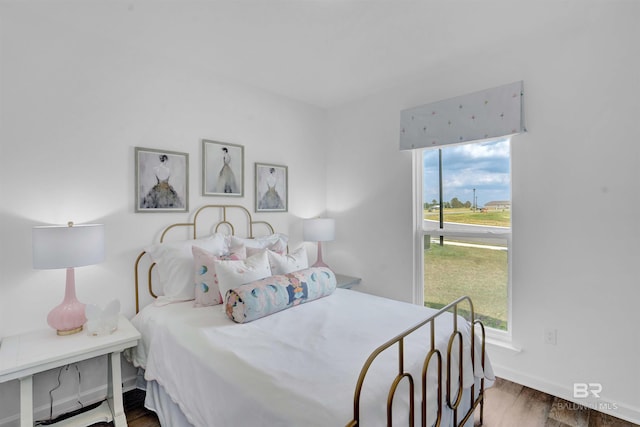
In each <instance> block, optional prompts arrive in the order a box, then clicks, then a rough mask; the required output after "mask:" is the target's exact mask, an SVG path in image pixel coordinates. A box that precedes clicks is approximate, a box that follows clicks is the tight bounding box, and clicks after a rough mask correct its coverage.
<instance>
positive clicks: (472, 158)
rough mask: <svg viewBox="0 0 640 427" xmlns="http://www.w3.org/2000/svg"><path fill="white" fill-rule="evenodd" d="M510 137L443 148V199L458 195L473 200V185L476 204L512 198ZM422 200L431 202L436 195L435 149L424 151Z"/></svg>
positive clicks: (436, 152) (481, 204) (465, 199)
mask: <svg viewBox="0 0 640 427" xmlns="http://www.w3.org/2000/svg"><path fill="white" fill-rule="evenodd" d="M509 157H510V154H509V139H501V140H497V141H489V142H483V143H478V142H476V143H469V144H462V145H455V146H448V147H444V148H442V170H443V172H442V181H443V193H444V194H443V199H444V201H445V202H450V201H451V199H453V198H454V197H457V198H458V200H460V201H461V202H462V203H465V202H467V201H469V202H471V203H472V204H473V195H474V193H473V189H474V188H475V189H476V192H475V195H476V198H477V204H478V207H482V206H484V205H485V203H488V202H491V201H497V200H511V174H510V163H511V162H510V160H509ZM423 165H424V174H423V200H424V202H426V203H431V202H432V201H433V199H435V200H439V198H440V196H439V195H438V150H437V149H428V150H424V152H423Z"/></svg>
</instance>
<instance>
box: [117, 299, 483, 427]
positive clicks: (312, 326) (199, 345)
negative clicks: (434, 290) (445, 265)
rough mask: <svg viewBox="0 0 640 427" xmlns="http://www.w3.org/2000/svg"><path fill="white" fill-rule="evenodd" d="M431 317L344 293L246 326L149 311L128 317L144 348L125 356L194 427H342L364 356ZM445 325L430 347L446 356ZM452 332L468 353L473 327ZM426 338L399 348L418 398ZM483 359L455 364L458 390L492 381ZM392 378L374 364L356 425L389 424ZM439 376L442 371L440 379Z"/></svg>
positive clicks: (390, 363)
mask: <svg viewBox="0 0 640 427" xmlns="http://www.w3.org/2000/svg"><path fill="white" fill-rule="evenodd" d="M435 312H436V311H435V310H431V309H428V308H425V307H421V306H417V305H413V304H408V303H403V302H398V301H394V300H390V299H386V298H381V297H377V296H373V295H369V294H365V293H360V292H356V291H351V290H346V289H336V291H335V292H334V293H333V294H331V295H329V296H327V297H324V298H321V299H318V300H315V301H311V302H308V303H306V304H302V305H299V306H296V307H292V308H290V309H287V310H284V311H282V312H279V313H276V314H273V315H270V316H267V317H264V318H261V319H258V320H255V321H253V322H250V323H245V324H236V323H233V322H232V321H231V320H229V319H228V318H227V317H226V315H225V313H224V311H223V307H222V306H221V305H217V306H210V307H199V308H195V307H193V302H192V301H189V302H182V303H174V304H169V305H165V306H161V307H159V306H154V305H153V304H152V305H149V306H147V307H145V308H144V309H143V310H142V311H141V312H140V313H139V314H138V315H136V317H134V319H133V324H134V325H135V326H136V328H137V329H138V330H139V331H140V332H141V335H142V340H141V343H140V344H139V345H138V347H136V348H135V349H133V350H132V351H129V352H127V354H126V356H127V358H128V359H129V360H130V361H132V362H133V363H134V365H136V366H139V367H141V368H143V369H144V372H145V379H146V380H147V381H150V382H153V383H157V385H159V388H160V389H161V390H163V391H164V392H165V393H166V394H167V396H168V397H169V398H170V399H171V401H173V402H174V403H175V404H176V405H177V406H178V407H179V408H180V410H181V412H182V413H183V414H184V418H185V419H186V420H188V422H189V423H190V424H192V425H194V426H207V427H210V426H214V427H215V426H229V425H238V426H241V425H252V426H323V427H324V426H344V425H345V424H347V423H348V422H349V421H350V420H351V419H352V417H353V393H354V389H355V385H356V382H357V379H358V375H359V374H360V370H361V368H362V365H363V364H364V362H365V360H366V359H367V357H368V356H369V354H370V353H371V352H372V351H373V350H375V349H376V348H377V347H378V346H379V345H380V344H382V343H383V342H385V341H387V340H389V339H391V338H393V337H395V336H396V335H398V334H400V333H401V332H403V331H404V330H406V329H407V328H409V327H411V326H413V325H415V324H417V323H419V322H420V321H422V320H424V319H425V318H427V317H429V316H431V315H432V314H434V313H435ZM451 316H452V315H451V314H449V313H446V314H445V315H444V317H443V318H438V320H437V321H436V334H435V335H436V339H435V340H436V346H437V347H438V348H439V349H441V351H442V352H443V355H446V348H447V345H448V341H449V336H450V334H451V324H452V322H451ZM458 328H459V329H460V330H461V332H462V336H463V341H464V345H465V348H467V349H468V348H469V346H470V341H471V335H470V327H469V326H468V325H467V323H466V322H464V321H463V320H460V321H459V324H458ZM423 329H424V330H420V331H418V332H417V333H414V334H412V335H411V336H410V337H409V338H408V339H407V340H406V342H405V348H404V352H405V360H406V363H405V369H406V370H408V371H410V372H412V374H413V375H414V378H415V381H416V391H417V395H418V396H419V389H420V372H421V370H422V364H423V360H424V356H425V354H426V352H427V351H428V345H429V342H430V339H429V330H428V328H423ZM454 353H455V354H457V352H454ZM480 353H481V349H480V345H479V344H478V345H476V357H475V359H476V363H475V366H472V361H471V357H470V355H469V354H468V353H465V355H464V356H463V360H462V361H461V362H460V361H458V360H453V362H452V365H454V366H452V372H457V369H458V368H457V367H458V363H462V367H463V385H464V388H465V389H468V388H469V387H471V385H473V384H474V383H477V381H478V379H479V378H486V379H488V381H489V383H488V385H489V384H490V381H491V380H492V379H493V372H492V369H491V364H490V362H489V360H488V358H487V359H486V362H485V367H484V370H483V369H482V366H481V365H480V360H481V357H480V356H481V354H480ZM444 361H445V363H446V357H444ZM397 370H398V362H397V351H394V350H391V351H387V352H385V354H383V355H382V356H381V357H380V358H379V359H378V360H377V361H376V362H375V363H374V364H373V366H372V368H371V371H370V373H369V374H368V376H367V379H366V380H365V384H364V389H363V393H362V400H361V413H362V418H361V425H380V424H381V420H382V423H384V422H385V421H386V400H387V393H388V390H389V387H390V385H391V383H392V381H393V379H394V378H395V375H396V374H397ZM446 371H447V369H446V366H443V377H444V376H445V375H444V374H445V373H446ZM428 378H429V381H430V384H431V385H430V389H431V391H430V393H428V395H429V399H428V408H429V409H428V420H429V421H428V424H429V425H430V424H432V422H433V421H434V420H435V416H436V410H437V409H436V403H437V402H436V395H437V394H436V393H435V383H436V382H437V379H436V378H437V377H436V373H435V369H433V367H432V369H430V370H429V372H428ZM443 381H444V380H443ZM443 390H444V388H443ZM453 391H454V392H455V391H456V387H455V385H454V389H453ZM465 395H466V393H465ZM407 396H408V391H407V381H403V382H402V384H401V387H400V388H399V389H398V392H397V397H396V399H395V400H394V422H398V423H404V424H405V425H406V422H407V421H408V420H407V416H408V415H407V413H408V411H407V410H406V407H407V404H408V403H407V402H408V400H409V399H408V397H407ZM418 404H419V403H418ZM444 406H445V408H444V410H443V424H442V425H449V422H450V419H451V411H450V410H449V409H448V408H446V404H445V405H444ZM419 414H420V409H419V406H417V407H416V416H418V415H419Z"/></svg>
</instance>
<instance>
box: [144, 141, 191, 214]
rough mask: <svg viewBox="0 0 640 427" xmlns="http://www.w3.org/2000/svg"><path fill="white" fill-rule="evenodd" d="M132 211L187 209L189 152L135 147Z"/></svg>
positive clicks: (183, 210) (181, 210) (176, 210)
mask: <svg viewBox="0 0 640 427" xmlns="http://www.w3.org/2000/svg"><path fill="white" fill-rule="evenodd" d="M135 175H136V179H135V181H136V183H135V185H136V188H135V211H136V212H188V211H189V154H188V153H181V152H177V151H169V150H160V149H155V148H143V147H135Z"/></svg>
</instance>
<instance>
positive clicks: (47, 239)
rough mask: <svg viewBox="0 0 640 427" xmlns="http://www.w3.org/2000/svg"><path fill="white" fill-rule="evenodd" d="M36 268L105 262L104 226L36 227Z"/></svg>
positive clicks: (34, 258) (33, 238)
mask: <svg viewBox="0 0 640 427" xmlns="http://www.w3.org/2000/svg"><path fill="white" fill-rule="evenodd" d="M32 242H33V268H35V269H53V268H70V267H82V266H83V265H92V264H98V263H99V262H102V261H103V260H104V225H102V224H85V225H73V226H43V227H33V232H32Z"/></svg>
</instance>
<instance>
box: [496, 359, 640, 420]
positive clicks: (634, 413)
mask: <svg viewBox="0 0 640 427" xmlns="http://www.w3.org/2000/svg"><path fill="white" fill-rule="evenodd" d="M493 371H494V373H495V374H496V376H498V377H500V378H504V379H505V380H508V381H511V382H514V383H517V384H521V385H523V386H526V387H529V388H533V389H535V390H539V391H541V392H543V393H547V394H550V395H552V396H556V397H559V398H561V399H564V400H567V401H569V402H572V403H575V404H576V405H579V406H584V407H588V408H592V409H595V410H597V411H600V412H603V413H605V414H607V415H611V416H612V417H616V418H620V419H622V420H625V421H629V422H632V423H634V424H640V408H637V407H633V406H630V405H627V404H624V403H620V402H614V401H613V400H611V399H607V397H606V396H603V397H600V398H599V399H597V400H596V401H593V400H585V399H577V398H574V397H573V390H572V389H568V388H567V387H566V386H564V385H560V384H556V383H553V382H549V381H547V380H544V379H541V378H537V377H532V376H529V375H527V374H525V373H522V372H517V371H514V370H512V369H509V368H505V367H503V366H500V365H496V364H493Z"/></svg>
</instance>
